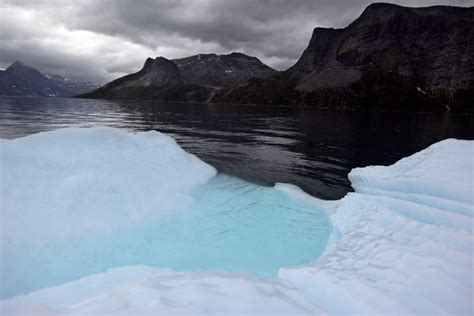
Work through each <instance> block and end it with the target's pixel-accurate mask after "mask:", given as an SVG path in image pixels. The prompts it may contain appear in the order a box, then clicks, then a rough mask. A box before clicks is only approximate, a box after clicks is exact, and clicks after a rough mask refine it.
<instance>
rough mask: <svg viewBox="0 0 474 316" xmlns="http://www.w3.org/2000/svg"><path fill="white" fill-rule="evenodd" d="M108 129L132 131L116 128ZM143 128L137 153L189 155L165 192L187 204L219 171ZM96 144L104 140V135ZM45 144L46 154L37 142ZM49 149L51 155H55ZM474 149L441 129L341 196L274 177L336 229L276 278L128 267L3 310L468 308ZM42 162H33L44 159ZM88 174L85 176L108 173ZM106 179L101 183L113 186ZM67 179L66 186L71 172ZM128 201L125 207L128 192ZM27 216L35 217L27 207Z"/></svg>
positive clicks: (10, 302)
mask: <svg viewBox="0 0 474 316" xmlns="http://www.w3.org/2000/svg"><path fill="white" fill-rule="evenodd" d="M92 132H95V131H91V133H92ZM102 132H104V133H114V135H115V134H117V135H116V137H128V136H124V135H123V134H120V133H116V132H113V131H110V130H104V131H102ZM63 133H64V137H65V138H69V137H75V133H74V132H71V131H67V130H66V131H64V132H63ZM47 135H48V133H45V134H42V135H35V136H31V137H27V138H24V139H22V140H21V141H22V142H29V144H30V145H31V148H32V149H34V148H40V147H39V146H40V144H41V142H44V141H46V142H47V141H48V136H47ZM145 135H147V137H146V140H144V141H143V142H142V141H140V142H139V143H137V148H136V153H135V154H138V153H140V151H142V150H145V151H146V150H147V146H149V145H150V143H153V144H155V143H156V144H161V146H163V148H164V151H163V161H162V166H163V168H162V169H161V171H162V172H169V171H167V170H168V169H167V168H166V166H167V165H168V164H176V163H178V164H179V163H182V164H181V165H180V166H181V167H182V168H183V170H181V171H177V172H182V173H181V174H180V175H179V177H181V178H187V177H185V176H184V175H185V174H190V173H191V174H194V175H195V176H193V177H191V178H192V179H193V180H192V181H191V180H188V181H191V182H187V181H185V183H184V185H178V184H172V183H171V185H170V187H169V190H167V191H166V192H165V193H166V194H178V195H180V196H182V197H183V199H182V200H184V203H185V202H186V198H185V197H186V194H185V192H186V188H187V186H188V185H190V186H191V185H193V183H195V182H197V183H199V182H201V181H206V180H207V179H209V178H210V177H213V176H214V174H215V171H214V170H213V169H212V168H210V167H209V166H207V165H205V164H204V163H201V162H200V161H199V160H197V159H196V158H195V157H193V156H186V155H182V153H181V152H179V155H174V154H173V153H175V152H176V151H179V150H178V149H177V148H176V147H177V146H176V145H175V144H174V142H173V141H172V140H171V139H170V138H168V137H165V136H163V135H162V134H158V133H147V134H145ZM170 144H173V145H170ZM91 145H92V146H100V145H101V140H100V138H99V137H98V138H97V141H96V142H94V143H93V144H91ZM2 146H5V144H2ZM19 148H23V146H20V147H19ZM19 150H20V149H19ZM91 150H92V149H91ZM169 150H170V151H169ZM119 152H120V151H119ZM125 152H126V153H124V154H130V152H127V151H125ZM49 154H51V155H55V154H56V155H57V154H62V155H64V151H62V150H60V149H59V148H58V152H56V153H49ZM38 155H40V156H42V155H48V153H41V152H40V151H38ZM177 157H178V158H179V157H181V158H179V159H177ZM185 157H186V158H185ZM15 158H18V159H19V158H21V153H20V152H19V153H18V156H17V157H15V156H10V155H9V156H7V157H5V156H2V160H4V159H15ZM43 158H44V160H43V159H41V160H42V161H43V163H45V164H47V162H48V160H47V157H43ZM64 158H65V163H71V165H70V167H71V168H73V166H74V163H73V162H74V160H76V159H81V157H77V156H75V155H74V152H73V150H72V152H70V153H68V154H67V155H65V157H64ZM473 159H474V142H470V141H460V140H454V139H449V140H445V141H442V142H439V143H437V144H434V145H432V146H430V147H429V148H427V149H425V150H423V151H421V152H419V153H416V154H414V155H412V156H410V157H407V158H404V159H402V160H400V161H399V162H397V163H396V164H394V165H392V166H388V167H381V166H377V167H366V168H358V169H354V170H353V171H352V172H351V173H350V174H349V178H350V180H351V182H352V184H353V187H354V190H355V192H354V193H349V194H347V196H346V197H344V198H343V199H341V200H339V201H335V202H327V201H321V200H318V199H316V198H313V197H310V196H309V195H306V194H305V193H304V192H302V191H301V190H299V189H298V188H297V187H294V186H291V185H285V184H277V185H276V188H277V189H279V190H281V191H284V192H286V193H287V194H291V195H293V196H294V197H295V198H297V199H306V200H308V201H310V203H314V205H315V207H324V208H325V210H326V211H327V213H328V214H329V215H330V218H331V221H332V224H333V226H334V228H335V231H334V232H333V237H332V241H331V242H330V244H329V245H328V246H327V249H326V252H325V253H326V255H325V256H323V257H321V258H319V259H317V260H316V261H314V262H312V263H308V264H307V265H304V266H300V267H293V268H284V267H282V268H281V269H280V271H279V273H278V277H275V278H256V277H251V276H249V275H245V274H225V273H216V272H208V273H177V272H173V271H171V270H164V269H157V268H150V267H143V266H138V267H137V266H135V267H122V268H116V269H110V270H108V271H107V272H106V273H102V274H95V275H90V276H87V277H85V278H82V279H79V280H76V281H72V282H68V283H65V284H63V285H59V286H55V287H50V288H45V289H42V290H38V291H35V292H32V293H30V294H27V295H23V296H16V297H14V298H11V299H7V300H3V301H1V302H0V314H2V315H157V314H160V315H172V314H188V315H204V314H205V315H315V314H329V315H343V314H351V315H352V314H361V315H368V314H370V315H380V314H384V315H389V314H390V315H400V314H417V315H443V314H446V315H454V314H456V315H472V314H473V301H472V297H473V278H474V270H473V269H474V268H473V267H474V260H473V255H474V253H473V252H474V238H473V229H474V228H473V227H474V222H473V213H474V206H473V204H474V202H473V195H474V194H473V193H474V192H473V181H474V180H473V179H474V174H473V173H474V161H473ZM10 163H11V162H10ZM91 163H93V162H91ZM131 163H132V164H133V159H131ZM38 164H40V162H38ZM38 164H34V165H32V168H38V167H39V165H38ZM110 168H111V169H110V171H111V176H114V172H113V171H114V170H115V171H116V170H117V168H120V166H113V165H112V166H111V167H110ZM175 171H176V169H173V172H175ZM38 172H41V170H38ZM80 172H87V171H86V170H81V171H80ZM1 176H2V181H0V184H1V185H2V187H0V189H1V190H2V192H4V190H8V187H6V186H5V184H6V183H9V181H14V179H9V178H8V171H6V170H2V174H1ZM89 176H90V178H89V179H87V181H101V180H100V179H95V178H94V175H89ZM115 176H119V175H115ZM127 176H128V177H130V181H137V180H138V178H140V179H141V180H143V181H146V178H147V177H146V175H133V172H132V173H130V174H128V175H127ZM137 177H138V178H137ZM169 177H170V178H177V175H175V174H170V175H169ZM6 180H7V181H6ZM71 181H74V179H71ZM112 182H113V178H112ZM108 183H109V181H107V183H105V182H104V185H112V184H108ZM150 185H151V184H150ZM64 188H65V190H67V183H65V184H64ZM97 198H103V197H97ZM4 203H14V201H2V204H4ZM123 203H125V205H124V206H123V212H124V214H125V215H124V218H125V217H126V208H127V206H126V205H127V204H126V203H127V201H123ZM118 207H120V206H118ZM95 211H99V210H95ZM20 219H21V218H20ZM21 220H22V221H24V223H25V224H27V222H28V221H27V219H26V218H24V219H21ZM35 220H37V221H40V220H41V219H40V218H38V219H35ZM36 224H38V223H36ZM8 225H10V224H9V223H2V226H1V228H2V235H1V238H2V239H1V240H2V251H3V248H5V247H6V248H8V247H12V246H13V247H15V246H17V245H19V244H21V241H22V239H21V238H20V237H18V240H16V239H15V240H13V241H10V240H7V242H5V240H6V238H8V236H7V235H5V234H4V230H5V227H8ZM58 225H60V223H58ZM79 225H80V223H79ZM7 231H8V230H7ZM72 233H74V232H72ZM72 233H71V234H72ZM25 238H27V237H25Z"/></svg>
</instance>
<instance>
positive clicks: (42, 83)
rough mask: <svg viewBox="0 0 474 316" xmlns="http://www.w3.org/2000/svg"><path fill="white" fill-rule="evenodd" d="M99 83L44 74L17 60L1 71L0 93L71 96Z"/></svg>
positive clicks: (33, 95) (95, 86) (90, 89)
mask: <svg viewBox="0 0 474 316" xmlns="http://www.w3.org/2000/svg"><path fill="white" fill-rule="evenodd" d="M98 86H99V85H97V84H94V83H90V82H80V81H74V80H69V79H65V78H63V77H61V76H58V75H43V74H42V73H41V72H39V71H38V70H37V69H35V68H33V67H31V66H28V65H25V64H23V63H22V62H20V61H15V62H14V63H13V64H11V65H10V66H9V67H8V68H7V69H5V70H3V71H0V95H12V96H27V97H69V96H73V95H77V94H80V93H85V92H89V91H92V90H94V89H97V88H98Z"/></svg>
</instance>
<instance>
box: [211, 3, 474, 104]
mask: <svg viewBox="0 0 474 316" xmlns="http://www.w3.org/2000/svg"><path fill="white" fill-rule="evenodd" d="M473 30H474V9H473V8H458V7H448V6H435V7H428V8H406V7H401V6H398V5H392V4H383V3H376V4H372V5H370V6H369V7H367V9H366V10H365V11H364V12H363V13H362V15H361V16H360V17H359V18H358V19H357V20H355V21H354V22H353V23H351V24H350V25H349V26H347V27H346V28H344V29H322V28H317V29H315V30H314V33H313V37H312V39H311V41H310V44H309V45H308V48H307V49H306V50H305V52H304V53H303V55H302V56H301V58H300V59H299V60H298V62H297V63H296V64H295V65H294V66H293V67H291V68H290V69H288V70H287V71H286V72H284V73H282V74H278V75H276V76H273V77H272V78H270V79H267V80H263V79H262V80H254V81H249V82H247V84H245V85H243V86H241V87H238V88H235V89H232V90H229V91H226V92H225V93H223V94H221V95H219V96H218V97H217V98H216V99H219V101H221V102H237V101H238V102H239V103H264V104H291V105H308V106H314V107H318V108H332V109H347V108H361V109H396V110H435V111H437V110H440V111H444V110H446V109H451V110H471V111H472V110H474V93H473V91H474V57H473V56H474V31H473ZM281 91H285V93H281Z"/></svg>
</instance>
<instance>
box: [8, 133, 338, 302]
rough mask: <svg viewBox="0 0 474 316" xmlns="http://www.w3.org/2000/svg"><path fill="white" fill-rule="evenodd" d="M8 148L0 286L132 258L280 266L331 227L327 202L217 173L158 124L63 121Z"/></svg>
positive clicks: (57, 278) (22, 289) (231, 267)
mask: <svg viewBox="0 0 474 316" xmlns="http://www.w3.org/2000/svg"><path fill="white" fill-rule="evenodd" d="M1 152H2V163H1V165H2V166H3V167H4V168H3V169H2V170H3V172H2V181H1V182H2V183H3V184H5V188H4V189H3V191H2V209H1V210H0V216H1V218H2V225H1V235H0V236H1V239H0V251H1V255H2V264H1V265H0V278H1V283H0V290H1V296H0V298H7V297H12V296H14V295H17V294H26V293H29V292H31V291H34V290H38V289H41V288H44V287H47V286H52V285H59V284H62V283H65V282H69V281H72V280H75V279H78V278H80V277H84V276H87V275H90V274H94V273H98V272H104V271H106V270H107V269H109V268H113V267H119V266H129V265H137V264H140V265H150V266H154V267H162V268H163V267H166V268H172V269H173V270H175V271H192V272H197V271H225V272H246V273H250V274H254V275H259V276H276V275H277V273H278V269H279V268H280V267H282V266H295V265H301V264H303V263H306V262H309V261H311V260H314V259H316V258H318V257H319V256H320V255H321V253H322V252H323V250H324V248H325V245H326V241H327V238H328V236H329V234H330V231H331V226H330V222H329V218H328V216H327V215H326V213H325V212H324V211H323V210H322V208H315V207H314V206H313V205H312V204H311V203H308V202H307V201H305V200H300V199H295V198H292V197H290V196H288V195H287V194H285V193H283V192H281V191H280V190H276V189H274V188H271V187H262V186H257V185H254V184H251V183H248V182H245V181H242V180H239V179H237V178H233V177H229V176H226V175H217V176H216V172H215V170H214V169H213V168H212V167H210V166H209V165H207V164H205V163H203V162H201V161H200V160H198V159H197V158H196V157H194V156H192V155H189V154H187V153H186V152H184V151H183V150H182V149H181V148H180V147H179V146H178V145H177V144H176V143H175V142H174V141H173V140H172V139H171V138H169V137H166V136H164V135H162V134H159V133H156V132H150V133H138V134H135V135H132V134H126V133H124V132H119V131H116V130H112V129H79V130H58V131H55V132H51V133H43V134H38V135H34V136H30V137H26V138H23V139H18V140H14V141H4V142H3V143H2V150H1Z"/></svg>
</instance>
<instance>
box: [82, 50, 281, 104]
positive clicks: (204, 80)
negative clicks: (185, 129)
mask: <svg viewBox="0 0 474 316" xmlns="http://www.w3.org/2000/svg"><path fill="white" fill-rule="evenodd" d="M275 73H276V71H275V70H273V69H272V68H270V67H268V66H266V65H264V64H263V63H262V62H260V61H259V60H258V59H257V58H255V57H250V56H247V55H244V54H241V53H232V54H229V55H216V54H200V55H195V56H191V57H187V58H182V59H175V60H168V59H166V58H164V57H157V58H156V59H152V58H148V59H147V61H146V62H145V64H144V66H143V68H142V69H141V70H140V71H139V72H137V73H134V74H131V75H127V76H124V77H122V78H119V79H116V80H114V81H112V82H110V83H108V84H106V85H105V86H103V87H101V88H99V89H97V90H95V91H93V92H91V93H87V94H83V95H80V97H85V98H105V99H140V100H163V101H198V102H204V101H209V100H210V99H211V98H212V97H213V96H214V95H215V93H216V91H218V90H219V89H222V88H228V87H231V86H235V85H238V84H241V83H244V82H246V81H247V80H248V79H250V78H252V77H268V76H271V75H273V74H275Z"/></svg>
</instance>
